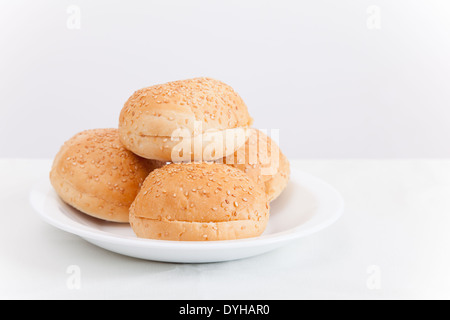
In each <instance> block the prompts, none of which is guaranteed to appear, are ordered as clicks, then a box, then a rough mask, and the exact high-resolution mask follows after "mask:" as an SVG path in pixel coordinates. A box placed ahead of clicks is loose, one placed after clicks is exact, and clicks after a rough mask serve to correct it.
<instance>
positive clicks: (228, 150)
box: [50, 78, 289, 241]
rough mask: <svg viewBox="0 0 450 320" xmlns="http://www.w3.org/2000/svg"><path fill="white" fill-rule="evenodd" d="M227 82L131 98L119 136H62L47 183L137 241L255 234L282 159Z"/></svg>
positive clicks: (283, 173) (188, 84) (284, 168)
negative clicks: (124, 225) (130, 231)
mask: <svg viewBox="0 0 450 320" xmlns="http://www.w3.org/2000/svg"><path fill="white" fill-rule="evenodd" d="M252 124H253V119H252V118H251V117H250V115H249V113H248V110H247V106H246V105H245V103H244V101H243V100H242V98H241V97H240V96H239V95H238V94H237V93H236V92H235V91H234V90H233V89H232V88H231V87H230V86H228V85H226V84H224V83H223V82H220V81H217V80H214V79H210V78H196V79H190V80H183V81H175V82H170V83H166V84H162V85H156V86H152V87H148V88H144V89H141V90H138V91H136V92H135V93H134V94H133V95H132V96H131V97H130V98H129V99H128V101H127V102H126V103H125V105H124V107H123V109H122V111H121V113H120V117H119V127H118V129H95V130H86V131H83V132H81V133H78V134H77V135H75V136H74V137H72V138H71V139H69V140H68V141H67V142H66V143H65V144H64V145H63V146H62V147H61V149H60V151H59V152H58V154H57V155H56V157H55V159H54V162H53V166H52V170H51V172H50V180H51V183H52V185H53V187H54V189H55V191H56V192H57V193H58V195H59V196H60V198H61V199H62V200H63V201H64V202H66V203H67V204H69V205H71V206H73V207H74V208H76V209H78V210H79V211H81V212H83V213H85V214H88V215H90V216H93V217H95V218H98V219H102V220H106V221H113V222H120V223H130V225H131V227H132V229H133V231H134V232H135V234H136V235H137V236H138V237H140V238H147V239H161V240H186V241H208V240H232V239H241V238H249V237H256V236H259V235H261V234H262V233H263V232H264V230H265V228H266V225H267V222H268V220H269V211H270V205H269V204H270V202H271V201H273V200H274V199H275V198H277V197H278V196H279V195H280V194H281V192H282V191H283V190H284V189H285V188H286V186H287V183H288V180H289V161H288V160H287V158H286V157H285V156H284V155H283V153H282V152H281V150H280V149H279V147H278V145H277V144H276V143H275V142H274V141H273V140H272V139H270V138H269V137H268V136H267V135H266V134H265V133H263V132H262V131H260V130H257V129H254V128H251V126H252Z"/></svg>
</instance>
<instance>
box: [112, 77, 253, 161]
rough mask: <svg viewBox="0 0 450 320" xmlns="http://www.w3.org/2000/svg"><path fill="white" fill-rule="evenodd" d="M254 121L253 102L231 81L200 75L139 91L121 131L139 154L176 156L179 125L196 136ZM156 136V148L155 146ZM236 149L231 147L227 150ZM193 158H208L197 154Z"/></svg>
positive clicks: (126, 111)
mask: <svg viewBox="0 0 450 320" xmlns="http://www.w3.org/2000/svg"><path fill="white" fill-rule="evenodd" d="M252 123H253V119H252V118H251V117H250V115H249V114H248V110H247V106H246V105H245V103H244V101H243V100H242V98H241V97H240V96H239V95H238V94H237V93H236V92H235V91H234V90H233V89H232V88H231V87H230V86H228V85H226V84H224V83H223V82H220V81H218V80H214V79H210V78H195V79H189V80H181V81H174V82H169V83H166V84H161V85H156V86H152V87H148V88H143V89H140V90H138V91H136V92H135V93H134V94H133V95H132V96H131V97H130V98H129V99H128V101H127V102H126V103H125V105H124V107H123V109H122V111H121V113H120V118H119V135H120V139H121V141H122V143H123V144H124V145H125V146H126V147H127V148H128V149H129V150H131V151H133V152H135V153H136V154H139V155H141V156H143V157H145V158H148V159H158V160H163V161H172V160H173V159H172V158H171V150H172V147H173V143H170V138H171V137H172V135H173V133H174V132H175V131H176V130H179V129H183V130H184V131H185V132H187V134H189V136H190V137H195V136H199V135H201V134H204V133H206V132H208V131H211V130H216V131H224V130H227V129H238V128H247V127H249V126H251V124H252ZM146 141H151V142H146ZM168 141H169V142H168ZM155 142H156V143H157V144H156V146H157V147H156V148H155V147H152V146H154V145H155V144H154V143H155ZM149 146H150V147H149ZM236 149H237V148H235V149H234V150H227V152H226V154H225V155H228V154H231V153H233V152H234V151H235V150H236ZM218 158H220V156H218V157H216V158H215V159H218ZM190 160H203V159H198V158H196V157H195V155H194V154H193V155H192V157H191V158H190ZM208 160H209V159H208Z"/></svg>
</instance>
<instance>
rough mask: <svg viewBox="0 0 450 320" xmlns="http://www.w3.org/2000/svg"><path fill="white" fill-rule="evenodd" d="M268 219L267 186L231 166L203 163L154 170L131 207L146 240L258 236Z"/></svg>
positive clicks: (139, 232) (134, 223)
mask: <svg viewBox="0 0 450 320" xmlns="http://www.w3.org/2000/svg"><path fill="white" fill-rule="evenodd" d="M268 219H269V203H268V201H267V198H266V195H265V192H264V185H262V184H258V183H256V182H255V181H254V180H253V179H251V178H250V177H249V176H247V175H246V174H245V173H243V172H242V171H240V170H238V169H235V168H233V167H230V166H227V165H224V164H216V163H212V164H211V163H204V162H203V163H186V164H169V165H167V166H164V167H163V168H161V169H157V170H155V171H153V172H152V173H150V175H149V176H148V177H147V179H146V180H145V182H144V184H143V186H142V188H141V190H140V192H139V193H138V195H137V197H136V199H135V201H134V202H133V204H132V205H131V208H130V223H131V227H132V228H133V230H134V232H135V233H136V235H137V236H138V237H140V238H148V239H163V240H186V241H206V240H231V239H240V238H249V237H256V236H258V235H260V234H261V233H262V232H263V231H264V229H265V228H266V225H267V221H268Z"/></svg>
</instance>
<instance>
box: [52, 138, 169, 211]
mask: <svg viewBox="0 0 450 320" xmlns="http://www.w3.org/2000/svg"><path fill="white" fill-rule="evenodd" d="M163 164H165V163H162V162H160V161H154V160H147V159H143V158H141V157H139V156H136V155H135V154H133V153H132V152H131V151H128V150H127V149H125V148H124V147H123V145H122V143H121V142H120V141H119V136H118V132H117V129H94V130H86V131H83V132H80V133H78V134H76V135H75V136H74V137H72V138H71V139H70V140H68V141H66V142H65V143H64V145H63V146H62V147H61V149H60V151H59V153H58V154H57V156H56V157H55V160H54V163H53V168H52V174H57V175H58V176H59V177H61V178H63V179H65V180H68V181H70V184H71V185H72V186H73V187H74V188H75V189H76V190H78V191H79V192H81V193H88V194H90V195H93V196H97V197H101V198H102V199H103V200H105V201H108V202H112V203H117V204H123V205H128V206H129V205H130V204H131V203H132V202H133V200H134V197H135V196H136V194H137V192H138V190H139V187H140V186H141V184H142V182H143V181H144V180H145V178H146V177H147V175H148V173H149V172H150V171H151V170H153V169H155V168H157V167H161V166H162V165H163Z"/></svg>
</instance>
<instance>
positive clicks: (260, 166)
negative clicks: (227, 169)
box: [219, 129, 290, 201]
mask: <svg viewBox="0 0 450 320" xmlns="http://www.w3.org/2000/svg"><path fill="white" fill-rule="evenodd" d="M249 132H250V134H249V138H248V140H247V142H246V143H245V145H243V146H242V147H241V148H239V149H238V150H237V151H236V152H235V153H234V154H232V155H230V156H228V157H226V158H224V159H221V160H219V161H220V162H221V163H225V164H227V165H230V166H232V167H234V168H237V169H239V170H242V171H244V172H245V173H246V174H247V175H249V176H250V177H251V178H253V179H255V180H256V181H263V182H264V183H265V186H266V194H267V197H268V199H269V201H273V200H274V199H276V198H277V197H278V196H279V195H280V194H281V192H282V191H283V190H284V189H285V188H286V186H287V184H288V182H289V174H290V166H289V161H288V159H287V158H286V156H285V155H284V154H283V153H282V152H281V150H280V148H279V147H278V145H277V144H276V143H275V141H273V140H272V139H271V138H270V137H269V136H267V135H266V134H264V133H263V132H261V131H260V130H257V129H249Z"/></svg>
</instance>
